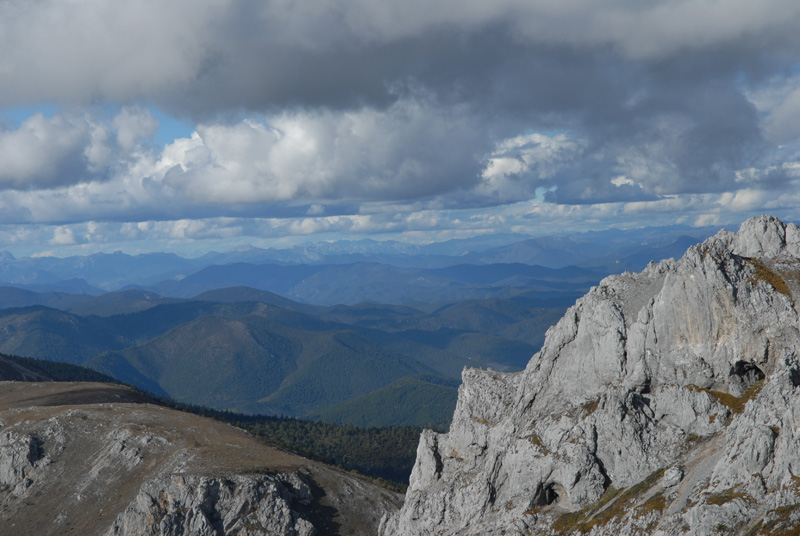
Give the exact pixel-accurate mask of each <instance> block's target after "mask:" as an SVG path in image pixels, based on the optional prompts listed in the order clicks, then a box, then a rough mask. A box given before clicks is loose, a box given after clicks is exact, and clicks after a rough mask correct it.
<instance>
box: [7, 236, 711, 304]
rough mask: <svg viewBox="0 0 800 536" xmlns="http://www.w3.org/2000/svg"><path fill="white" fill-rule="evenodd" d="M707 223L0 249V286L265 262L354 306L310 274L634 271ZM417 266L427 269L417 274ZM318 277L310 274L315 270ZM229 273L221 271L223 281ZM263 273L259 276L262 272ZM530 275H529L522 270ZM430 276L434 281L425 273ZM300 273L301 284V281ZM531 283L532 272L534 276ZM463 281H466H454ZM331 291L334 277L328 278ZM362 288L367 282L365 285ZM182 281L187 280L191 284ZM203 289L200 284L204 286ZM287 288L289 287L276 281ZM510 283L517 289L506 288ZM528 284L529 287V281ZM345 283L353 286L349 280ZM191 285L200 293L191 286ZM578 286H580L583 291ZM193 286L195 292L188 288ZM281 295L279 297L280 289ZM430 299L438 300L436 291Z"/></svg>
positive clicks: (84, 285) (185, 272)
mask: <svg viewBox="0 0 800 536" xmlns="http://www.w3.org/2000/svg"><path fill="white" fill-rule="evenodd" d="M713 231H715V229H713V230H712V229H709V228H691V227H686V226H672V227H662V228H647V229H636V230H629V231H616V230H608V231H602V232H597V233H584V234H575V235H571V236H550V237H537V238H529V237H525V236H524V235H514V234H502V235H488V236H480V237H474V238H469V239H461V240H449V241H446V242H439V243H434V244H427V245H414V244H407V243H403V242H397V241H391V240H390V241H382V242H378V241H375V240H360V241H347V240H341V241H337V242H330V243H328V242H324V243H318V244H305V245H301V246H295V247H292V248H287V249H260V248H255V247H244V248H242V247H240V248H236V249H232V250H230V251H227V252H224V253H216V252H212V253H207V254H205V255H203V256H201V257H197V258H184V257H180V256H178V255H175V254H172V253H147V254H140V255H128V254H124V253H121V252H116V253H97V254H92V255H86V256H73V257H66V258H57V257H36V258H21V259H17V258H15V257H14V256H13V255H11V254H10V253H8V252H0V285H2V284H6V285H12V286H15V287H18V288H24V289H28V290H33V291H36V292H67V293H73V294H89V295H100V294H102V293H104V292H109V291H116V290H121V289H125V288H139V289H149V290H153V291H155V292H157V293H159V294H162V295H170V296H174V297H189V296H192V295H194V294H197V293H199V292H202V291H205V290H211V288H209V285H208V283H207V282H206V283H201V282H200V281H198V280H197V279H198V278H199V279H201V280H202V279H203V278H206V277H207V276H209V275H210V274H208V273H205V274H203V275H200V274H199V272H201V271H203V270H208V269H213V267H218V266H234V265H240V271H242V272H247V267H248V266H270V267H271V268H269V270H271V271H272V272H273V273H274V274H277V273H278V272H279V270H280V268H279V267H281V266H282V267H284V268H285V270H284V272H283V274H284V275H285V274H286V273H290V274H296V276H295V277H294V280H295V284H296V285H300V283H301V281H300V280H299V279H298V277H299V275H300V274H305V276H306V277H305V278H304V283H305V284H304V285H302V286H301V287H299V288H298V289H296V290H295V293H294V294H292V295H291V296H289V297H293V298H294V299H296V300H300V301H308V302H310V303H323V304H330V303H333V302H334V301H336V300H340V301H342V302H343V303H356V302H358V301H361V300H373V301H383V298H382V296H384V294H382V293H375V292H370V291H369V290H368V289H366V288H360V289H353V288H351V289H350V290H351V291H353V292H354V293H353V294H345V293H343V292H332V291H331V290H330V289H326V288H324V285H322V284H321V283H320V282H319V279H325V280H326V281H328V279H327V278H329V277H331V275H332V274H333V275H335V274H336V273H337V272H336V269H335V266H345V267H349V268H342V272H341V275H342V277H354V276H355V277H360V276H361V275H363V276H364V277H366V278H367V279H368V280H369V281H371V282H372V283H373V284H375V285H382V286H385V285H386V283H387V281H389V282H394V281H395V280H394V279H393V278H397V277H399V279H398V280H397V282H400V283H401V288H403V287H404V286H405V284H406V283H405V281H407V280H408V279H409V278H414V277H416V278H420V277H422V278H428V279H429V286H434V285H436V284H438V283H444V284H445V285H447V284H448V283H449V281H448V280H447V278H445V280H442V279H437V278H436V276H437V275H441V274H437V273H436V271H435V270H436V269H442V268H448V267H452V266H456V265H491V264H505V265H517V264H524V265H536V266H541V267H547V268H556V269H561V268H564V267H567V266H571V265H572V266H578V267H582V268H586V269H589V270H591V271H592V272H597V273H598V274H607V273H616V272H620V271H624V270H638V269H641V268H642V267H643V266H644V265H646V264H647V263H648V262H649V261H650V260H655V261H658V260H660V259H662V258H667V257H678V256H680V255H681V254H682V253H683V251H685V249H686V247H687V245H689V244H693V243H696V242H698V241H699V240H700V239H701V238H702V237H704V236H707V235H708V234H710V233H711V232H713ZM426 270H433V271H432V272H430V273H429V272H426ZM317 273H321V274H322V275H320V276H319V277H318V278H315V277H314V275H315V274H317ZM195 275H196V276H197V278H195V280H190V281H188V282H186V283H184V284H183V285H175V283H179V282H182V281H183V280H184V279H186V278H188V277H190V276H195ZM234 275H237V273H236V272H235V269H233V268H232V269H230V272H229V273H227V274H226V276H227V277H232V276H234ZM240 275H242V277H241V278H239V279H236V278H234V279H229V280H227V281H226V282H225V284H222V283H221V282H219V286H214V287H213V288H223V287H226V286H238V285H246V286H252V287H256V288H263V289H264V290H271V291H273V292H277V293H279V294H283V292H281V288H279V286H280V285H274V286H269V285H266V284H263V285H261V286H259V285H254V284H252V282H248V278H249V279H251V280H252V274H249V275H248V274H246V273H244V274H240ZM261 277H263V275H262V276H261ZM528 277H529V278H531V276H528ZM430 278H433V279H430ZM305 279H307V281H306V280H305ZM533 279H535V278H533ZM455 281H456V282H457V283H461V284H462V285H461V286H462V287H464V286H466V285H464V283H466V282H465V281H462V280H459V279H458V277H456V278H455ZM334 283H336V285H335V286H337V287H338V281H335V282H334ZM365 284H366V283H365ZM190 285H195V286H194V288H192V289H190V288H189V286H190ZM203 285H205V286H203ZM281 285H282V286H283V287H286V286H287V285H288V283H286V282H285V281H284V282H282V283H281ZM515 286H519V285H515ZM534 286H535V285H534ZM351 287H352V285H351ZM198 288H202V290H200V291H198V292H195V291H196V290H197V289H198ZM412 290H413V292H411V294H410V295H409V296H404V295H402V293H401V292H399V290H396V291H395V292H394V293H393V295H389V296H387V298H391V300H392V301H394V302H398V303H402V302H407V301H417V300H418V299H419V297H420V294H424V293H425V292H426V291H425V289H424V285H423V284H422V283H420V284H419V285H415V286H414V287H413V289H412ZM584 290H585V289H581V292H583V291H584ZM193 292H194V294H193ZM490 295H491V296H495V297H501V296H500V295H499V294H497V293H496V292H492V291H489V290H487V289H481V290H476V289H475V288H472V287H470V288H468V289H464V288H460V287H459V286H458V285H456V286H455V288H453V289H451V293H450V295H449V297H444V299H467V298H470V299H474V298H482V297H483V298H485V297H489V296H490ZM287 296H288V295H287ZM434 298H435V299H434V300H422V301H436V300H441V299H442V298H443V296H442V295H436V296H435V297H434Z"/></svg>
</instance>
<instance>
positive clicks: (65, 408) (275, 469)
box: [0, 382, 398, 536]
mask: <svg viewBox="0 0 800 536" xmlns="http://www.w3.org/2000/svg"><path fill="white" fill-rule="evenodd" d="M0 421H1V422H2V423H3V433H2V434H0V505H2V506H1V507H0V526H2V527H3V529H2V531H3V534H9V535H11V534H20V535H22V534H64V535H69V534H74V535H81V536H84V535H85V536H95V535H97V536H99V535H103V536H113V535H123V534H124V535H132V534H167V533H168V534H171V535H173V536H194V535H199V534H240V535H242V536H256V535H260V534H274V535H276V536H298V535H303V536H311V535H313V534H354V535H363V536H369V535H373V534H375V533H376V532H377V529H378V524H379V522H380V519H381V517H382V515H383V514H384V513H386V512H388V511H391V510H393V509H394V508H395V505H396V504H397V502H398V500H397V496H396V495H395V494H393V493H391V492H388V491H386V490H384V489H381V488H378V487H377V486H375V485H374V484H372V483H371V482H369V481H367V480H365V479H361V478H357V477H354V476H352V475H350V474H348V473H346V472H344V471H339V470H336V469H333V468H331V467H327V466H325V465H323V464H320V463H316V462H312V461H310V460H307V459H304V458H301V457H299V456H296V455H293V454H289V453H288V452H285V451H282V450H278V449H275V448H272V447H269V446H267V445H265V444H264V443H263V442H260V441H257V440H256V439H255V438H253V437H252V436H250V435H249V434H247V433H245V432H244V431H242V430H239V429H237V428H234V427H232V426H229V425H226V424H223V423H220V422H217V421H213V420H210V419H205V418H203V417H199V416H197V415H192V414H188V413H183V412H179V411H175V410H171V409H167V408H163V407H159V406H154V405H151V404H149V403H147V399H146V398H145V397H143V396H142V395H140V394H138V393H136V392H134V391H132V390H130V389H128V388H126V387H122V386H116V385H108V384H92V383H21V382H2V383H0Z"/></svg>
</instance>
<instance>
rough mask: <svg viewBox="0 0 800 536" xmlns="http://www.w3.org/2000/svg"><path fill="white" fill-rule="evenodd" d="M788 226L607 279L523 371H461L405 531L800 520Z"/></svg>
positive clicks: (762, 527) (795, 278)
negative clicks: (449, 416) (448, 421)
mask: <svg viewBox="0 0 800 536" xmlns="http://www.w3.org/2000/svg"><path fill="white" fill-rule="evenodd" d="M797 299H800V229H798V227H797V226H796V225H793V224H790V225H785V224H784V223H782V222H781V221H779V220H777V219H776V218H773V217H767V216H763V217H760V218H755V219H751V220H748V221H746V222H745V223H743V224H742V226H741V228H740V230H739V232H738V233H735V234H734V233H730V232H727V231H720V232H719V233H718V234H717V235H716V236H714V237H712V238H709V239H708V240H706V241H705V242H703V243H702V244H699V245H697V246H694V247H692V248H690V249H689V250H688V251H687V252H686V254H685V255H684V256H683V257H682V258H681V259H680V260H678V261H674V260H672V259H670V260H666V261H662V262H660V263H658V264H656V263H651V264H650V265H649V266H648V267H647V268H646V269H645V270H644V271H643V272H641V273H638V274H630V273H625V274H622V275H618V276H611V277H608V278H606V279H604V280H603V281H602V282H601V283H600V284H599V285H598V286H597V287H594V288H593V289H592V290H591V291H590V292H589V293H588V294H587V295H586V296H584V297H583V298H581V299H580V300H578V301H577V303H576V304H575V305H574V306H573V307H572V308H570V309H569V310H568V311H567V313H566V315H565V316H564V317H563V318H562V319H561V321H560V322H558V324H557V325H555V326H554V327H552V328H551V329H550V330H549V331H548V333H547V337H546V341H545V343H544V346H543V347H542V349H541V351H540V352H539V353H538V354H536V355H535V356H534V357H533V358H532V359H531V361H530V363H529V364H528V366H527V368H526V369H525V370H524V371H522V372H519V373H513V374H507V373H498V372H493V371H482V370H465V371H464V374H463V384H462V386H461V388H460V391H459V398H458V405H457V407H456V411H455V414H454V418H453V423H452V425H451V427H450V431H449V432H448V433H446V434H435V433H433V432H430V431H427V432H425V433H424V434H423V436H422V438H421V440H420V444H419V449H418V453H417V462H416V465H415V467H414V470H413V473H412V475H411V481H410V486H409V489H408V492H407V494H406V497H405V504H404V506H403V508H402V510H401V511H400V512H399V513H397V514H393V515H391V516H388V517H387V518H386V519H385V520H384V523H383V526H382V530H381V533H382V534H383V535H385V536H411V535H430V534H443V535H445V534H446V535H456V534H458V535H472V534H475V535H477V534H481V535H492V534H497V535H500V534H506V535H512V534H517V535H526V534H571V533H585V534H592V535H601V534H603V535H605V534H608V535H612V534H613V535H617V534H670V535H671V534H696V535H704V534H709V535H710V534H723V533H731V534H737V533H742V534H743V533H747V534H785V533H787V532H788V531H789V530H800V529H798V527H800V388H798V386H799V385H800V362H799V360H798V348H800V324H799V323H798V312H797V301H796V300H797Z"/></svg>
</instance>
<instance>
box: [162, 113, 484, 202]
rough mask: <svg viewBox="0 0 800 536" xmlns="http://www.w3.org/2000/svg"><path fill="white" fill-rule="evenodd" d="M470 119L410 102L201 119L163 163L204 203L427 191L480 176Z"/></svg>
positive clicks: (174, 181)
mask: <svg viewBox="0 0 800 536" xmlns="http://www.w3.org/2000/svg"><path fill="white" fill-rule="evenodd" d="M469 121H470V120H469V118H468V116H463V117H462V116H461V114H460V110H459V109H457V108H446V107H434V106H432V105H428V104H427V103H425V102H424V101H423V102H418V101H410V100H405V101H400V102H398V103H396V104H395V105H393V106H391V107H390V108H389V109H388V110H386V111H380V110H376V109H373V108H368V107H365V108H361V109H359V110H355V111H344V112H333V111H302V110H298V111H293V112H285V113H283V114H280V115H277V116H268V117H266V118H265V121H264V122H261V121H257V120H254V119H245V120H243V121H241V122H239V123H236V124H234V125H222V124H208V125H201V126H199V127H198V128H197V132H196V134H195V135H193V136H192V138H191V139H180V140H176V141H175V143H173V144H171V145H169V146H167V147H166V148H165V150H164V153H163V155H162V157H161V159H160V161H159V164H158V166H159V168H160V169H161V170H164V171H165V174H164V179H163V180H164V183H165V185H167V186H168V187H170V188H173V189H175V191H177V192H180V193H181V195H184V196H186V197H187V198H191V199H192V200H194V201H195V202H203V203H212V204H213V203H218V204H229V203H259V202H281V201H290V200H347V199H350V200H369V199H377V200H394V199H402V198H417V197H424V196H427V195H433V194H440V193H445V192H448V191H451V190H453V189H455V188H458V187H461V186H470V184H471V183H472V182H474V181H475V177H474V174H475V172H476V171H477V161H476V159H475V158H474V157H473V156H472V155H471V154H470V148H477V147H479V146H480V140H481V139H482V135H481V134H480V132H479V129H478V125H475V124H471V123H470V122H469ZM317 204H319V203H317Z"/></svg>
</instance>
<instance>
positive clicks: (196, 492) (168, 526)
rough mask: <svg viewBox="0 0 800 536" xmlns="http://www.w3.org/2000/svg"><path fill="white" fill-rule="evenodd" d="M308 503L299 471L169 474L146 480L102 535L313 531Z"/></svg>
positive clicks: (292, 535)
mask: <svg viewBox="0 0 800 536" xmlns="http://www.w3.org/2000/svg"><path fill="white" fill-rule="evenodd" d="M313 503H314V496H313V494H312V492H311V489H310V487H309V485H308V484H307V483H306V482H305V481H304V480H303V479H302V477H301V476H300V474H297V473H293V474H282V475H274V476H261V477H253V476H238V475H237V476H232V477H229V478H209V477H204V476H197V475H192V476H179V475H169V476H165V477H161V478H158V479H155V480H153V481H150V482H147V483H146V484H145V485H144V486H142V489H141V490H140V491H139V494H138V495H137V496H136V498H135V499H134V500H133V502H131V504H130V505H128V507H127V508H126V509H125V511H124V512H123V513H122V514H120V515H119V517H118V518H117V519H116V520H115V521H114V524H113V525H112V526H111V528H110V529H109V530H108V532H107V533H106V534H107V536H127V535H131V536H133V535H138V536H157V535H161V534H174V535H179V534H185V535H187V536H189V535H191V536H216V535H218V534H236V535H239V536H259V535H262V534H285V535H287V536H314V535H317V534H319V533H318V532H317V530H316V529H315V527H314V525H313V524H312V523H311V522H310V521H309V520H308V519H306V516H307V511H308V510H309V509H310V508H311V506H312V504H313Z"/></svg>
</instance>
